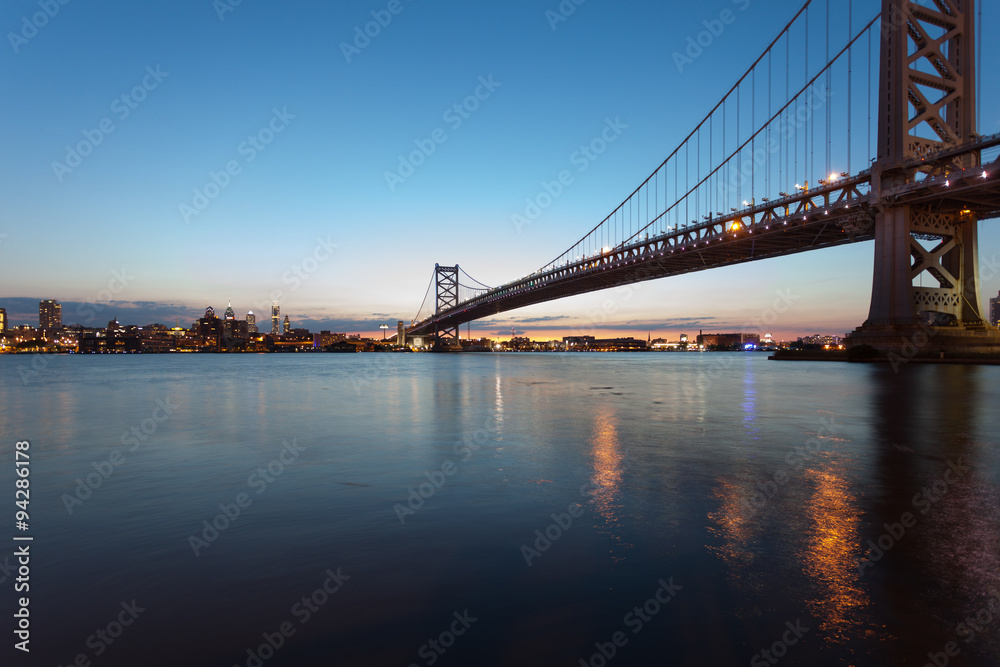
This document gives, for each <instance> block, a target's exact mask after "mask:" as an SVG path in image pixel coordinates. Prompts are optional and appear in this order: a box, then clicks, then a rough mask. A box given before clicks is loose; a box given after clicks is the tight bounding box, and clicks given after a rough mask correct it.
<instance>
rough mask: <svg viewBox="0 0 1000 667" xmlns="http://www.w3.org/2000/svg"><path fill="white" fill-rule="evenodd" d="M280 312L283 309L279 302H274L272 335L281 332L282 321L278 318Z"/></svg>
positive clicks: (272, 308) (272, 307)
mask: <svg viewBox="0 0 1000 667" xmlns="http://www.w3.org/2000/svg"><path fill="white" fill-rule="evenodd" d="M280 312H281V309H280V308H279V307H278V304H274V305H273V306H271V335H272V336H277V335H278V334H279V333H281V329H280V328H279V326H280V324H281V322H280V320H279V319H278V318H279V317H280Z"/></svg>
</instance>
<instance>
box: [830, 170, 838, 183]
mask: <svg viewBox="0 0 1000 667" xmlns="http://www.w3.org/2000/svg"><path fill="white" fill-rule="evenodd" d="M838 178H840V174H838V173H837V172H834V173H832V174H830V178H828V179H827V180H828V181H830V182H831V183H832V182H833V181H835V180H837V179H838Z"/></svg>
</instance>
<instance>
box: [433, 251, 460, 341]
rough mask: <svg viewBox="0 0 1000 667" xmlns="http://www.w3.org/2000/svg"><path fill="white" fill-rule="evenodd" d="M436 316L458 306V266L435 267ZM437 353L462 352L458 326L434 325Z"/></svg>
mask: <svg viewBox="0 0 1000 667" xmlns="http://www.w3.org/2000/svg"><path fill="white" fill-rule="evenodd" d="M434 276H435V278H434V285H435V287H434V293H435V298H436V302H435V304H436V305H435V310H434V314H435V315H440V314H441V312H442V311H445V310H448V309H449V308H454V307H455V306H457V305H458V265H457V264H456V265H455V266H441V265H440V264H435V265H434ZM433 349H434V351H435V352H461V351H462V342H461V339H460V337H459V331H458V325H456V326H453V327H441V326H440V325H438V324H436V323H435V325H434V348H433Z"/></svg>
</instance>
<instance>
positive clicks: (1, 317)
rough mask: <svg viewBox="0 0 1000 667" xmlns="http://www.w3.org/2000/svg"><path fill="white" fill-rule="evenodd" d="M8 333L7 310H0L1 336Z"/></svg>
mask: <svg viewBox="0 0 1000 667" xmlns="http://www.w3.org/2000/svg"><path fill="white" fill-rule="evenodd" d="M5 333H7V309H6V308H0V335H3V334H5Z"/></svg>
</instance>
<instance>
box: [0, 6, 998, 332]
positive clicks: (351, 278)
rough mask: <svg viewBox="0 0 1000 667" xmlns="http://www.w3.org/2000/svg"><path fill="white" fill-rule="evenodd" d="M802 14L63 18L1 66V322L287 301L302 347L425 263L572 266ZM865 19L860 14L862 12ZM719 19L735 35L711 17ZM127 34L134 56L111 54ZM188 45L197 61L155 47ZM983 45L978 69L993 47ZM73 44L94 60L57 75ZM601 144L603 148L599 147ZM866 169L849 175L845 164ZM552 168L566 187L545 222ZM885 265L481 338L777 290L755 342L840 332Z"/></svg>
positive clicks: (987, 114)
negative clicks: (304, 329)
mask: <svg viewBox="0 0 1000 667" xmlns="http://www.w3.org/2000/svg"><path fill="white" fill-rule="evenodd" d="M798 4H799V3H797V2H796V3H793V2H783V3H772V4H768V5H764V4H758V3H752V2H750V1H749V0H739V1H738V2H730V1H728V0H720V1H717V2H714V3H709V4H705V3H702V4H697V5H695V4H692V5H690V6H683V7H670V8H667V7H664V6H661V5H659V4H657V3H641V4H640V5H638V6H637V7H635V8H632V9H631V10H630V11H623V10H622V9H621V8H620V7H617V6H605V5H601V4H595V3H587V4H586V5H580V6H576V8H575V9H574V10H573V12H572V13H571V14H569V15H563V14H560V13H558V12H559V11H560V10H558V9H556V12H557V13H556V14H552V11H553V9H552V8H549V7H542V6H538V5H536V4H533V3H523V2H522V3H513V4H508V5H505V6H503V7H486V6H469V7H457V8H443V7H435V6H431V5H428V6H423V5H418V4H412V5H411V4H409V3H405V4H401V5H400V7H401V8H402V9H401V11H400V12H399V13H398V14H390V15H389V16H390V17H391V20H390V21H389V22H388V23H387V24H386V25H385V26H378V25H377V26H376V28H377V30H376V29H372V30H371V32H373V33H377V34H375V35H374V36H370V37H368V38H367V40H364V39H361V38H359V37H358V33H359V31H360V32H361V34H362V35H363V32H364V28H365V27H366V26H367V25H369V24H370V23H371V22H372V21H373V20H375V19H373V17H376V16H383V17H384V14H382V13H380V12H384V11H386V10H385V6H386V5H385V3H367V2H364V3H363V2H349V3H342V4H338V5H336V6H325V5H323V4H322V3H307V4H305V5H303V6H302V7H299V8H296V10H288V9H285V8H275V7H271V6H266V5H259V6H257V5H253V4H249V3H244V4H241V5H239V6H237V7H230V9H231V11H228V10H226V11H221V12H220V11H219V10H218V9H217V8H213V6H212V5H211V4H209V3H202V2H197V3H196V2H181V3H176V4H173V5H170V6H167V7H145V6H141V7H136V6H133V5H131V4H126V3H123V2H109V3H104V4H103V5H102V6H101V7H93V8H88V9H86V10H84V9H82V8H78V7H76V6H75V5H72V4H71V5H66V6H60V10H59V13H58V14H57V15H55V16H53V17H52V18H51V19H50V20H49V21H47V23H46V25H44V26H43V27H41V28H38V29H37V30H36V31H35V33H32V36H31V37H30V38H23V39H22V40H15V42H16V43H11V49H10V50H9V51H7V53H6V57H7V58H8V59H9V60H8V65H9V70H10V77H9V79H10V91H11V99H20V100H23V101H24V102H23V103H22V104H19V105H17V106H15V107H11V108H10V109H9V112H10V114H9V117H10V122H9V123H8V124H7V125H6V126H5V127H4V128H2V129H0V136H2V137H3V139H4V141H5V145H7V146H9V147H10V149H11V150H9V151H7V152H5V154H4V157H2V158H0V160H2V162H0V164H2V165H3V170H4V176H5V177H6V178H7V180H8V183H9V184H10V187H9V188H8V189H7V191H6V193H5V194H4V195H3V197H4V199H3V202H4V204H5V206H4V210H5V213H4V215H3V217H2V218H0V235H2V236H0V259H2V264H0V265H2V266H3V267H4V268H3V276H4V281H3V286H4V287H3V289H2V291H0V301H2V302H3V303H4V304H6V307H7V310H8V314H9V316H10V319H11V321H12V322H14V323H20V322H21V320H23V316H22V315H21V313H23V312H28V311H25V310H24V309H23V308H22V304H23V303H26V302H28V301H37V299H39V298H48V297H49V296H57V297H58V298H59V300H60V301H61V302H62V303H64V304H65V305H66V308H65V311H64V313H63V320H64V322H66V323H74V322H78V320H77V318H81V317H82V318H86V317H89V316H90V313H91V312H93V313H94V315H95V316H97V319H96V320H94V321H100V320H101V319H102V318H103V319H104V321H106V320H107V319H110V317H111V316H113V315H114V314H115V313H116V312H117V313H118V314H119V316H121V317H123V318H126V319H129V320H135V321H149V322H154V321H164V323H172V322H174V321H175V320H177V319H178V318H180V319H181V320H182V321H184V320H188V321H192V320H193V319H196V316H197V313H199V312H200V311H202V310H203V309H204V301H205V295H206V294H209V295H215V294H218V295H226V297H227V298H228V297H232V298H233V299H234V300H235V301H236V302H237V303H238V304H241V308H242V307H244V306H245V307H246V308H247V309H251V310H253V311H254V312H256V313H260V312H263V313H266V312H267V309H268V308H269V307H270V305H271V304H272V303H273V302H274V301H275V300H277V301H279V302H280V303H281V308H282V310H283V311H285V312H293V313H296V314H297V316H296V318H295V319H296V320H297V321H299V322H302V323H303V324H304V325H306V326H309V328H313V329H331V330H350V331H357V332H365V333H368V332H377V331H378V326H379V325H380V324H383V323H384V324H389V325H394V324H395V322H396V321H398V320H403V321H404V322H407V323H408V322H409V321H410V320H411V318H412V317H413V316H414V314H415V313H416V310H417V307H418V306H419V304H420V300H421V298H422V297H423V294H424V292H425V290H426V286H427V283H428V281H429V280H430V278H431V273H432V269H433V266H434V264H435V263H436V262H441V263H446V264H456V263H457V264H460V265H461V266H462V267H463V268H464V269H465V270H467V271H468V272H469V273H470V274H471V275H473V276H475V277H476V278H477V279H479V280H481V281H483V282H484V283H486V284H489V285H497V284H501V283H505V282H508V281H510V280H513V279H516V278H518V277H520V276H524V275H527V274H530V273H531V272H532V271H534V270H536V269H538V268H539V267H540V266H542V265H544V264H545V263H546V262H547V261H549V260H551V259H552V257H555V256H557V255H558V254H559V253H560V252H562V251H563V250H564V249H565V248H566V247H567V246H568V245H570V244H571V243H572V242H573V241H575V240H576V239H577V238H579V237H580V236H581V235H582V234H583V233H585V232H586V230H588V229H590V228H591V227H592V226H593V225H594V224H595V223H596V222H598V221H599V220H601V219H602V218H603V217H604V216H605V215H606V214H607V212H608V211H610V210H611V209H612V208H613V207H614V206H616V205H617V204H618V203H619V202H620V201H621V200H622V199H623V198H624V197H625V196H626V195H627V194H628V193H629V192H631V191H632V189H633V188H634V187H635V185H636V183H638V182H640V181H641V180H642V179H643V178H645V177H646V176H647V175H648V174H649V172H650V171H651V170H652V169H653V168H654V167H655V166H656V165H658V164H659V163H660V162H661V161H662V159H663V158H664V156H665V155H666V154H668V153H669V152H670V151H671V150H672V149H673V148H674V147H675V146H676V145H677V144H678V143H679V142H680V140H681V139H683V137H684V135H685V134H686V133H687V132H688V131H689V130H690V128H691V126H692V125H693V124H694V123H695V122H697V120H698V119H700V118H701V117H702V116H703V115H704V113H705V112H706V111H707V110H708V107H709V105H710V104H711V101H713V100H716V99H718V97H719V96H720V94H721V93H723V92H725V90H727V89H728V88H729V86H730V85H731V84H732V83H733V82H734V81H735V80H736V79H737V78H738V77H739V75H740V74H741V73H742V71H743V69H744V68H745V66H746V63H747V62H748V61H751V60H752V58H755V57H756V56H757V55H758V54H759V53H760V52H761V50H762V49H763V48H764V47H765V46H766V45H767V43H768V41H769V40H770V39H771V38H772V37H773V33H774V26H773V21H774V19H775V16H776V15H783V14H789V16H790V14H791V13H793V12H794V11H795V9H796V8H797V7H798ZM227 6H228V5H227ZM574 6H575V5H574ZM870 9H871V8H870V7H868V6H867V5H861V4H860V3H858V6H856V7H855V16H854V17H853V19H854V21H853V22H854V23H855V24H862V23H863V22H864V20H867V18H868V16H867V14H868V13H871V12H869V10H870ZM982 9H983V16H982V25H981V28H982V31H983V34H986V35H990V34H994V33H995V30H996V28H997V27H1000V14H998V12H997V11H996V9H995V8H993V7H989V6H987V7H983V8H982ZM726 10H728V11H730V12H731V13H732V16H733V22H732V23H731V24H721V23H720V24H718V25H717V24H716V23H714V21H716V17H718V16H719V15H720V12H722V11H726ZM37 11H38V5H37V3H36V2H24V1H17V2H12V3H8V4H7V5H6V6H5V7H4V8H3V10H2V11H0V23H3V24H4V25H7V26H8V27H9V29H10V31H11V32H12V34H19V32H18V31H20V30H21V28H20V27H19V26H22V25H23V24H22V19H23V18H24V17H31V16H32V15H33V14H34V13H35V12H37ZM637 12H639V13H641V14H642V16H643V20H642V21H635V20H634V19H635V16H636V13H637ZM554 16H555V18H553V17H554ZM125 17H127V18H125ZM706 22H708V23H709V24H711V25H712V26H716V28H718V27H719V26H722V27H721V29H723V30H725V31H732V34H736V32H737V31H738V32H739V34H740V35H741V39H740V40H739V42H738V43H736V42H732V41H730V40H729V39H727V38H726V33H723V34H721V35H719V36H718V38H717V39H713V40H711V43H709V44H708V45H707V46H703V47H700V50H701V53H699V54H698V56H697V57H696V58H691V57H689V56H684V57H687V58H688V59H689V60H690V62H686V61H685V60H684V59H683V57H682V58H681V59H678V58H676V57H674V56H673V55H672V54H684V53H686V52H687V50H688V48H689V44H690V42H689V40H691V39H693V38H696V37H698V36H699V35H700V34H701V33H702V32H703V31H705V30H706V29H707V28H706V25H707V24H706ZM817 23H818V22H817ZM153 25H156V26H158V28H157V30H156V31H153V30H151V29H148V28H147V27H144V26H153ZM123 26H126V27H127V28H128V30H129V31H130V34H133V35H135V36H137V37H138V36H141V37H142V38H141V39H139V38H136V39H130V40H126V41H125V42H122V41H121V40H119V39H118V38H117V37H118V35H119V32H120V31H121V30H122V28H123ZM456 26H461V29H456ZM841 27H842V26H841ZM841 27H835V28H834V29H835V30H840V28H841ZM29 32H30V31H29ZM181 33H183V34H186V35H188V36H189V40H188V41H189V43H190V46H189V47H188V48H186V49H184V50H178V49H177V48H176V45H175V43H174V41H173V40H172V39H171V38H169V37H168V36H167V35H170V34H181ZM598 33H599V34H602V35H604V36H605V37H604V39H603V40H602V41H601V43H600V44H598V45H596V46H595V45H594V44H593V43H592V36H593V35H594V34H598ZM320 37H322V38H320ZM356 42H358V43H360V44H363V47H362V46H359V45H357V44H356ZM366 42H367V43H366ZM248 44H253V45H254V47H253V48H248V47H247V45H248ZM305 44H309V45H310V46H309V47H308V48H306V47H305V46H304V45H305ZM428 44H440V45H441V46H440V48H427V45H428ZM511 44H522V45H523V46H522V47H519V48H517V49H512V48H511V47H510V45H511ZM723 44H725V45H726V46H725V47H724V48H723ZM983 50H984V51H983V59H984V61H985V62H992V61H993V60H994V59H995V57H996V55H997V45H996V44H995V43H994V42H993V40H986V41H985V42H984V43H983ZM81 52H86V53H88V57H87V63H86V66H85V67H78V68H77V67H75V68H69V69H67V68H65V67H64V66H63V65H64V63H65V62H68V61H72V60H73V59H74V58H75V57H76V56H77V55H78V54H79V53H81ZM454 53H462V54H465V55H464V56H463V57H462V58H452V57H447V54H454ZM206 63H211V65H210V66H206ZM429 73H433V76H431V75H430V74H429ZM984 84H985V85H984V86H983V87H982V90H981V99H980V104H981V109H982V111H983V113H982V117H981V118H980V122H979V125H980V131H981V132H983V133H993V132H997V131H1000V90H997V86H995V85H993V84H991V82H990V80H989V77H986V80H985V81H984ZM678 91H683V98H684V100H685V102H684V103H683V104H678V103H677V92H678ZM609 127H614V128H617V129H616V132H617V134H607V136H614V141H613V142H608V143H607V144H606V145H605V146H604V147H603V150H601V151H600V152H597V151H595V150H590V148H589V147H590V146H591V145H592V144H593V142H594V141H596V139H597V138H600V137H602V136H604V135H606V131H607V129H608V128H609ZM864 153H865V150H864V147H863V146H860V145H859V146H858V150H856V151H855V156H856V157H855V159H854V163H853V164H851V165H837V169H838V170H841V169H843V170H847V171H851V172H857V171H859V170H860V169H862V168H863V167H865V166H867V163H866V161H867V159H868V158H869V157H870V156H868V155H864ZM859 155H860V156H862V157H860V158H858V157H857V156H859ZM418 163H419V164H418ZM565 169H568V170H570V171H571V173H572V179H571V181H572V182H571V183H569V184H568V185H566V186H564V187H563V188H562V191H561V192H560V193H559V195H558V196H556V197H553V198H552V201H551V205H549V206H546V207H544V208H542V207H540V206H539V204H538V203H539V202H543V203H545V202H544V200H542V199H540V198H539V195H540V193H544V192H546V190H545V185H546V184H551V183H552V182H553V179H555V178H556V177H557V176H558V175H559V174H560V172H561V170H565ZM817 177H819V175H812V180H814V181H815V180H816V178H817ZM532 206H535V207H536V208H537V209H538V210H532V209H531V207H532ZM523 221H527V222H528V223H529V224H522V223H523ZM997 227H998V226H997V225H995V224H992V223H981V224H980V250H979V252H980V257H981V258H982V260H983V262H982V266H983V270H982V272H983V276H982V277H983V290H982V291H983V300H984V303H983V304H982V306H983V308H984V310H985V308H986V306H987V304H986V303H985V301H986V299H988V298H989V295H992V294H995V293H997V291H998V289H1000V271H998V270H997V268H996V267H997V266H998V261H997V259H996V258H997V249H998V248H1000V229H997ZM43 249H44V254H45V258H46V267H47V268H46V270H45V271H41V272H40V271H37V270H36V268H35V266H36V263H37V261H38V259H39V257H40V256H41V255H42V253H43ZM873 252H874V249H873V244H872V243H862V244H858V245H852V246H845V247H841V248H835V249H829V250H824V251H819V252H810V253H807V254H803V255H797V256H788V257H783V258H778V259H771V260H767V261H765V262H755V263H752V264H747V265H743V266H733V267H727V268H724V269H716V270H712V271H707V272H700V273H694V274H690V275H685V276H678V277H673V278H669V279H665V280H658V281H652V282H648V283H643V284H641V285H639V286H637V288H636V289H635V290H633V291H632V292H627V293H622V292H620V291H615V290H610V291H604V292H596V293H592V294H585V295H580V296H576V297H571V298H567V299H563V300H560V301H556V302H552V303H548V304H543V305H539V306H533V307H530V308H525V309H521V310H517V311H512V312H507V313H503V314H501V315H499V316H497V317H494V318H490V319H488V320H485V321H480V322H474V323H472V325H471V330H472V335H473V336H474V337H476V336H479V335H494V336H495V335H499V332H502V331H507V330H510V329H511V328H513V329H514V330H515V331H517V332H523V333H526V334H528V335H531V336H536V337H553V338H555V337H560V336H562V335H573V334H575V333H581V332H583V333H587V332H595V333H596V332H617V333H621V334H622V335H636V336H645V335H646V333H647V332H652V334H653V335H654V336H656V335H661V336H675V335H678V334H680V333H688V334H692V333H695V332H696V331H697V330H698V329H703V330H706V331H707V330H713V331H727V330H738V329H741V328H744V327H745V326H746V325H747V324H748V323H751V322H753V321H755V320H761V319H763V318H764V317H765V316H766V315H768V313H770V312H771V310H772V304H774V302H775V300H776V299H781V298H782V297H783V295H784V297H785V298H787V299H791V300H792V302H793V305H792V307H791V308H789V309H787V310H786V311H785V312H782V313H780V315H781V316H780V317H778V318H776V319H774V321H773V322H772V323H771V324H768V325H767V326H768V327H769V331H770V333H773V334H774V335H776V336H782V335H791V334H793V333H797V334H798V335H802V334H803V333H805V332H807V331H808V332H828V333H834V334H838V335H842V334H843V333H845V332H847V331H850V330H852V329H853V328H854V327H856V326H857V325H859V324H861V323H862V322H863V321H864V320H865V319H866V317H867V311H868V304H869V297H870V291H871V273H872V268H871V267H872V256H873ZM22 300H24V301H22ZM609 300H610V305H609ZM209 301H212V302H214V303H215V304H216V305H221V303H222V298H218V299H216V298H214V297H213V298H211V299H209ZM98 307H101V308H100V310H98ZM80 309H83V311H84V314H82V315H81V313H80ZM79 323H82V322H79ZM265 328H266V327H265ZM466 330H467V328H466V327H465V326H463V333H464V332H465V331H466Z"/></svg>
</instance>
